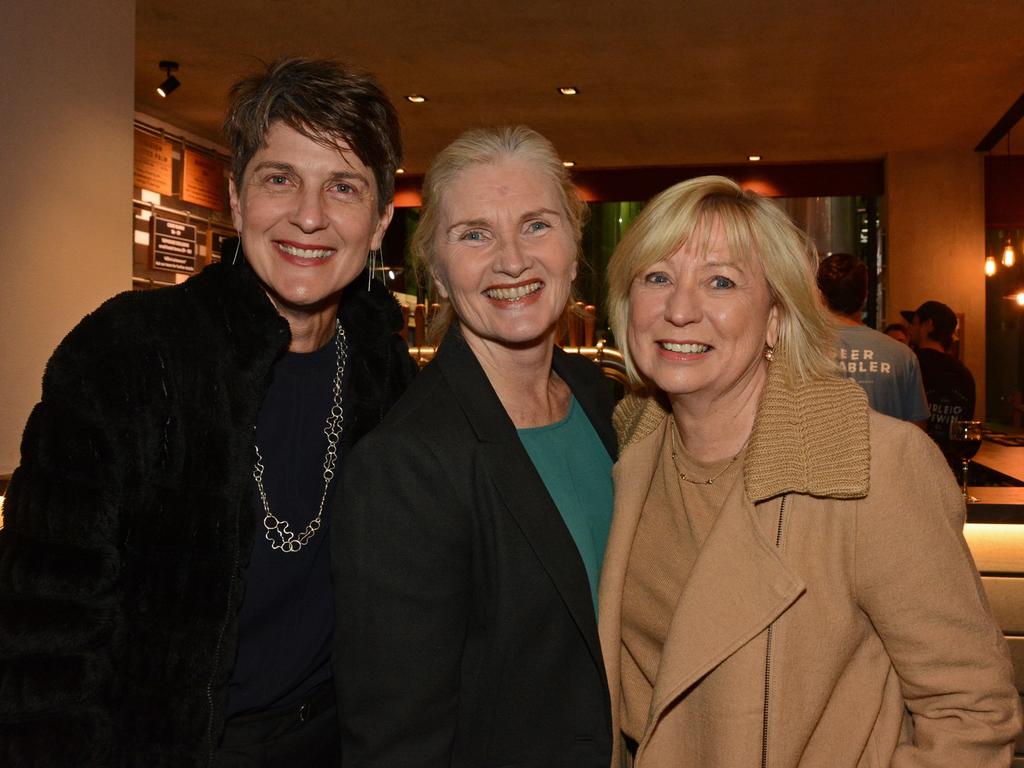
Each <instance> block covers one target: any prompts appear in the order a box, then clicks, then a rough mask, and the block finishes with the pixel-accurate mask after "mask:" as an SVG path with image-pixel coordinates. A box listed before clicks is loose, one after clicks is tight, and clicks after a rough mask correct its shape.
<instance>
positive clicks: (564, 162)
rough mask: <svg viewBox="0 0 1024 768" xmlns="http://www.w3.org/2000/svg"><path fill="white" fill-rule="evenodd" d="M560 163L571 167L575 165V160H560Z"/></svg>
mask: <svg viewBox="0 0 1024 768" xmlns="http://www.w3.org/2000/svg"><path fill="white" fill-rule="evenodd" d="M562 165H564V166H565V167H566V168H573V167H574V166H575V165H576V161H575V160H563V161H562Z"/></svg>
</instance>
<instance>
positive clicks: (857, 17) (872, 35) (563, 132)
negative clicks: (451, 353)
mask: <svg viewBox="0 0 1024 768" xmlns="http://www.w3.org/2000/svg"><path fill="white" fill-rule="evenodd" d="M136 14H137V21H136V26H137V40H136V69H135V93H136V109H137V110H139V111H140V112H143V113H146V114H149V115H153V116H154V117H157V118H160V119H162V120H164V121H166V122H168V123H171V124H172V125H175V126H178V127H180V128H182V129H185V130H187V131H190V132H192V133H195V134H197V135H199V136H202V137H204V138H207V139H210V140H212V141H219V125H220V120H221V116H222V110H223V105H224V94H225V93H226V91H227V88H228V86H229V85H230V84H231V83H232V82H233V81H234V80H235V79H236V78H237V77H239V76H241V75H243V74H246V73H247V72H249V71H251V70H252V69H253V68H254V67H256V66H258V63H259V62H260V61H268V60H272V59H274V58H276V57H278V56H283V55H309V56H330V57H335V58H339V59H341V60H343V61H346V62H348V63H350V64H351V65H353V66H355V67H357V68H360V69H363V70H367V71H370V72H373V73H374V74H376V75H377V76H378V78H379V79H380V81H381V83H382V84H383V85H384V87H385V88H386V89H387V91H388V92H389V93H390V94H391V96H392V98H393V99H394V101H395V103H396V105H397V107H398V110H399V113H400V116H401V119H402V126H403V134H404V138H405V144H406V162H405V167H406V169H407V170H408V171H409V172H410V173H411V174H415V173H422V172H423V171H424V170H425V169H426V167H427V165H428V164H429V162H430V158H431V157H432V156H433V155H434V153H435V152H437V150H439V149H440V148H441V147H443V146H444V145H445V144H446V143H447V142H449V141H450V140H451V139H453V138H454V137H455V136H457V135H458V134H459V133H460V132H461V131H463V130H464V129H466V128H468V127H472V126H477V125H494V124H503V123H518V122H523V123H527V124H529V125H531V126H533V127H534V128H536V129H538V130H539V131H541V132H542V133H544V134H545V135H547V136H548V137H549V138H550V139H551V140H552V141H553V142H554V143H555V145H556V146H557V147H558V149H559V151H560V153H561V154H562V156H563V157H564V158H567V159H572V160H574V161H575V162H576V163H577V167H578V168H580V169H593V168H624V167H644V166H662V165H689V164H702V163H703V164H721V163H742V162H745V159H746V157H747V155H749V154H752V153H756V154H759V155H761V156H762V157H763V158H764V160H765V162H804V161H830V160H861V159H877V158H882V157H884V156H885V155H886V154H887V153H889V152H893V151H913V150H965V151H969V150H972V149H973V148H974V147H975V146H976V145H977V144H978V142H979V141H981V139H982V138H983V137H984V136H985V134H986V133H988V131H989V129H991V128H992V126H993V125H995V124H996V122H997V121H998V120H999V118H1000V117H1001V116H1002V115H1003V114H1004V113H1005V112H1006V111H1007V110H1008V109H1009V108H1010V106H1011V105H1012V104H1013V103H1014V102H1015V101H1016V100H1017V99H1018V97H1020V96H1021V93H1022V92H1024V44H1022V40H1024V2H1021V0H988V1H986V0H958V1H956V2H953V1H952V0H895V1H894V0H887V1H886V2H879V1H876V0H861V1H860V2H856V1H852V0H802V1H801V2H796V0H788V1H787V0H733V1H732V2H722V0H690V1H688V2H684V1H683V0H632V1H629V0H627V1H625V2H622V1H620V2H614V3H613V2H607V1H606V0H596V1H594V2H587V3H576V2H567V1H566V0H518V1H517V2H512V3H498V2H474V1H471V0H461V1H455V0H448V1H447V2H446V1H445V0H439V1H438V2H423V1H422V0H417V1H416V2H410V1H409V0H376V1H375V2H365V1H364V0H359V1H355V2H347V1H345V0H306V1H305V2H302V3H298V2H294V0H246V1H245V2H240V1H239V0H159V1H158V0H137V5H136ZM161 59H174V60H177V61H178V62H180V65H181V67H180V70H179V71H178V72H177V77H178V78H179V79H180V80H181V83H182V85H181V87H180V88H179V89H178V90H177V91H175V92H174V93H173V94H171V95H170V96H169V97H168V98H166V99H161V98H160V97H159V96H157V95H156V93H155V88H156V86H157V84H158V83H159V82H160V81H161V80H162V79H163V76H164V75H163V73H162V72H161V71H160V69H159V68H158V66H157V64H158V62H159V61H160V60H161ZM562 85H572V86H575V87H577V88H578V89H579V91H580V93H579V95H577V96H571V97H569V96H562V95H560V94H559V93H558V87H559V86H562ZM413 93H418V94H423V95H425V96H427V98H428V101H427V102H426V103H424V104H419V105H416V104H411V103H409V102H408V101H406V100H405V99H404V98H403V97H404V96H405V95H407V94H413ZM1014 142H1015V145H1016V146H1020V147H1024V132H1022V135H1021V137H1020V139H1014ZM1017 142H1019V143H1017Z"/></svg>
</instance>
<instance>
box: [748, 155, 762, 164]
mask: <svg viewBox="0 0 1024 768" xmlns="http://www.w3.org/2000/svg"><path fill="white" fill-rule="evenodd" d="M760 159H761V156H760V155H747V160H749V161H750V162H752V163H756V162H757V161H758V160H760Z"/></svg>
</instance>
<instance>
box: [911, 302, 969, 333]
mask: <svg viewBox="0 0 1024 768" xmlns="http://www.w3.org/2000/svg"><path fill="white" fill-rule="evenodd" d="M900 314H901V315H903V319H905V320H906V321H907V322H908V323H912V322H914V317H917V318H918V319H920V320H921V322H924V321H925V320H931V321H932V331H933V333H934V335H935V336H936V337H939V338H941V337H943V336H945V337H947V338H948V337H950V336H952V335H953V331H955V330H956V313H955V312H953V310H952V309H950V308H949V307H948V306H946V305H945V304H943V303H942V302H941V301H926V302H925V303H924V304H922V305H921V306H920V307H918V308H917V309H914V310H910V309H904V310H902V311H901V312H900Z"/></svg>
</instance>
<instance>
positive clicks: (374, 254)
mask: <svg viewBox="0 0 1024 768" xmlns="http://www.w3.org/2000/svg"><path fill="white" fill-rule="evenodd" d="M383 263H384V254H383V253H381V249H380V248H372V249H370V256H369V260H368V262H367V265H366V290H370V286H371V285H372V284H373V273H374V272H376V271H377V270H378V269H380V268H381V265H383Z"/></svg>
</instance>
